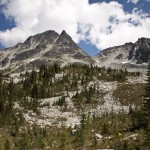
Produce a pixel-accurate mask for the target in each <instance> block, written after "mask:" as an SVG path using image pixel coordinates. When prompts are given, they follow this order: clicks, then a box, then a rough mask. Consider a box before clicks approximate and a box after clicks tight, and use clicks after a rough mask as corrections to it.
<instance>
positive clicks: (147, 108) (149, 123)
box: [143, 55, 150, 146]
mask: <svg viewBox="0 0 150 150" xmlns="http://www.w3.org/2000/svg"><path fill="white" fill-rule="evenodd" d="M143 117H144V123H145V125H146V128H145V135H146V143H147V144H148V145H149V146H150V55H149V63H148V71H147V86H146V88H145V95H144V103H143Z"/></svg>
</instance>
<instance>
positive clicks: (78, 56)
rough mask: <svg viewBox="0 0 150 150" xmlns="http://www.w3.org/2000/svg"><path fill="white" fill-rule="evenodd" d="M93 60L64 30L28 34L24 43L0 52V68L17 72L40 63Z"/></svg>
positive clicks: (86, 61) (88, 61)
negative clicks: (60, 31)
mask: <svg viewBox="0 0 150 150" xmlns="http://www.w3.org/2000/svg"><path fill="white" fill-rule="evenodd" d="M53 62H58V63H61V64H66V63H73V62H81V63H92V62H94V61H93V60H92V58H91V57H90V56H88V55H87V54H86V53H85V52H84V51H83V50H82V49H81V48H80V47H79V46H78V45H77V44H76V43H75V42H74V41H73V40H72V38H71V37H70V36H69V35H68V34H67V33H66V32H65V31H62V33H61V34H60V35H59V34H58V33H56V32H55V31H46V32H44V33H41V34H37V35H35V36H30V37H29V38H28V39H27V40H26V41H25V42H24V43H19V44H17V45H16V46H14V47H11V48H7V49H3V50H2V51H1V52H0V69H1V70H4V69H8V68H9V69H11V70H15V71H18V72H22V71H24V70H30V69H32V68H39V66H41V64H47V65H48V64H52V63H53Z"/></svg>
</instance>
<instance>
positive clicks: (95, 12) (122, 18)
mask: <svg viewBox="0 0 150 150" xmlns="http://www.w3.org/2000/svg"><path fill="white" fill-rule="evenodd" d="M0 3H1V4H4V5H5V8H4V10H3V12H4V14H5V16H6V17H7V18H12V19H13V20H14V21H15V23H16V27H15V28H13V29H11V30H6V31H0V42H1V43H2V44H3V45H4V46H7V47H8V46H13V45H15V44H17V43H18V42H23V41H24V40H25V39H26V38H27V37H28V36H30V35H34V34H37V33H40V32H43V31H46V30H55V31H57V32H58V33H61V31H62V30H66V31H67V32H68V34H69V35H71V37H72V38H73V39H74V40H75V41H76V42H79V41H80V40H86V41H88V42H90V43H92V44H93V45H95V46H96V47H97V48H99V49H104V48H107V47H110V46H116V45H120V44H124V43H126V42H135V41H136V40H137V39H138V38H139V37H150V29H149V24H150V18H149V17H148V16H147V14H144V13H143V12H142V11H138V10H137V9H134V10H133V12H132V13H126V12H124V10H123V6H122V5H121V4H119V3H117V2H114V1H112V2H110V3H106V2H103V3H97V4H92V5H89V3H88V0H24V1H23V0H0Z"/></svg>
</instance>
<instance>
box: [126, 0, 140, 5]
mask: <svg viewBox="0 0 150 150" xmlns="http://www.w3.org/2000/svg"><path fill="white" fill-rule="evenodd" d="M139 1H140V0H128V3H130V2H131V3H134V4H137V3H138V2H139Z"/></svg>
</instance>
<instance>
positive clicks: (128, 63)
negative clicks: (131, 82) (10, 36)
mask: <svg viewBox="0 0 150 150" xmlns="http://www.w3.org/2000/svg"><path fill="white" fill-rule="evenodd" d="M149 48H150V39H148V38H140V39H138V41H137V42H135V43H126V44H125V45H121V46H116V47H111V48H108V49H105V50H103V51H101V52H100V53H99V54H98V55H97V56H95V57H94V59H96V61H97V63H98V64H99V65H100V66H106V67H119V68H120V67H121V68H122V67H125V68H143V67H145V64H146V63H147V60H148V57H147V56H148V50H149Z"/></svg>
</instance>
